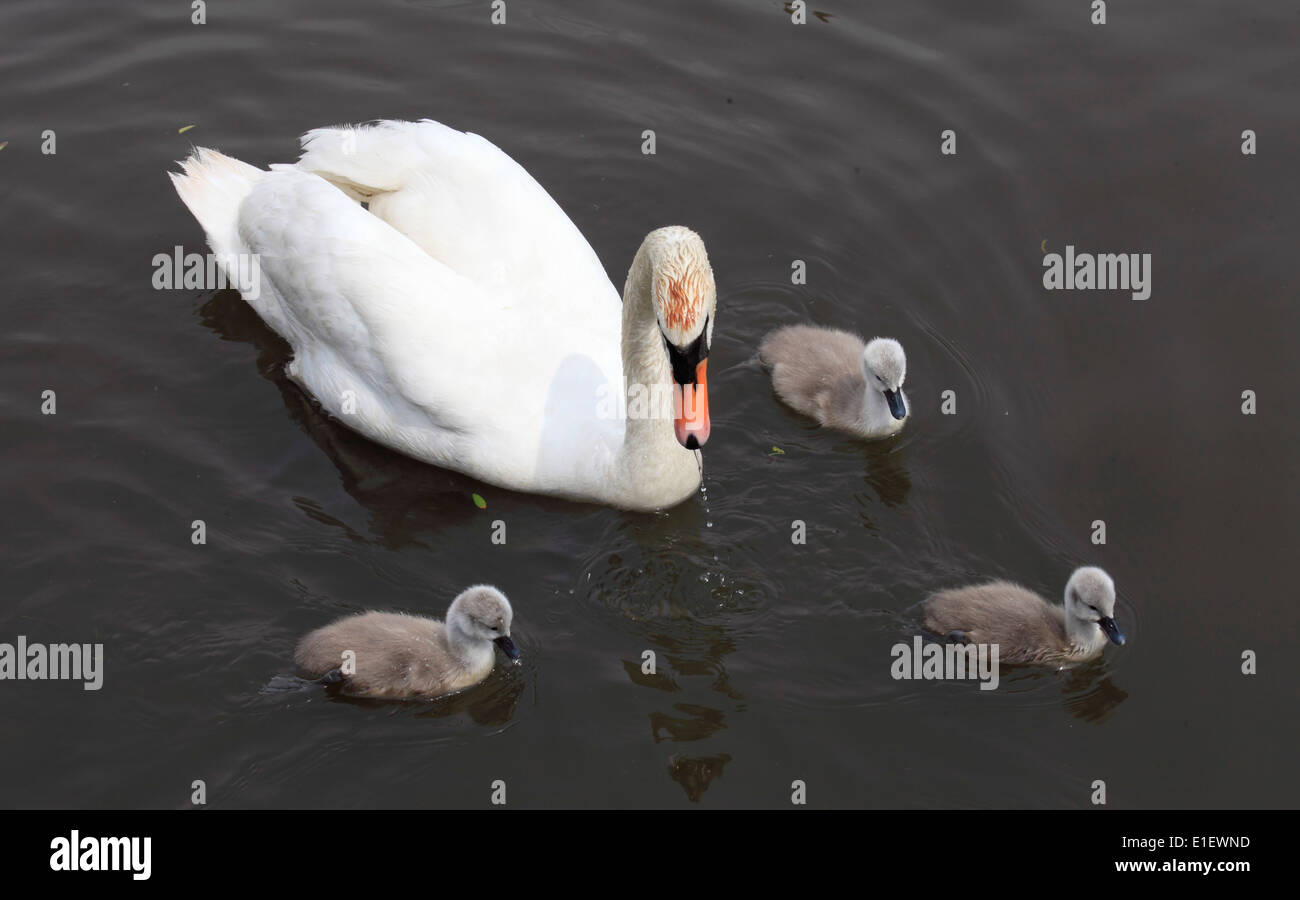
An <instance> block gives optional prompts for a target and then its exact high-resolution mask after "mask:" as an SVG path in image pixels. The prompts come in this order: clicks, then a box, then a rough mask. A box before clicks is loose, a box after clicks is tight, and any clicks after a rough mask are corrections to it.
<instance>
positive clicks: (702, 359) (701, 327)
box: [641, 225, 718, 450]
mask: <svg viewBox="0 0 1300 900" xmlns="http://www.w3.org/2000/svg"><path fill="white" fill-rule="evenodd" d="M641 247H642V250H643V251H645V252H646V253H647V254H648V255H649V262H650V279H651V282H650V294H651V297H652V299H653V302H654V309H655V318H656V319H657V320H658V322H659V333H660V334H661V335H662V337H663V342H664V352H665V353H667V354H668V362H669V364H670V365H671V367H672V373H673V430H674V431H675V433H676V434H677V440H678V441H679V442H680V443H681V445H682V446H683V447H685V448H686V449H688V450H695V449H698V448H699V447H702V446H704V442H705V441H707V440H708V439H709V390H708V379H707V371H708V361H709V345H710V344H711V343H712V342H713V318H714V313H715V312H716V311H717V306H718V290H717V287H716V286H715V285H714V283H713V268H712V267H711V266H710V265H709V255H708V254H707V253H706V252H705V251H704V241H702V240H700V236H699V235H698V234H696V233H695V232H693V231H691V230H690V229H689V228H683V227H682V226H680V225H670V226H668V227H667V228H658V229H656V230H654V231H652V232H650V233H649V234H648V235H646V239H645V241H644V242H643V243H642V245H641ZM678 398H680V402H678Z"/></svg>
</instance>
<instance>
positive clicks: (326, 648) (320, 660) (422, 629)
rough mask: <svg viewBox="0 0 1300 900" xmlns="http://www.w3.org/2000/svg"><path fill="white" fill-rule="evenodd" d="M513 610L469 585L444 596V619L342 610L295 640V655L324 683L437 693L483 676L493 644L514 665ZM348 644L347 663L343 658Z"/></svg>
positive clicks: (372, 692)
mask: <svg viewBox="0 0 1300 900" xmlns="http://www.w3.org/2000/svg"><path fill="white" fill-rule="evenodd" d="M513 617H514V612H513V610H511V608H510V601H508V600H507V599H506V598H505V595H504V594H502V593H501V592H500V591H498V590H497V589H496V588H494V587H491V586H489V585H485V584H480V585H475V586H474V587H471V588H468V589H466V590H465V591H463V592H461V594H460V595H459V596H457V597H456V599H455V600H453V601H451V606H449V607H448V608H447V619H446V622H445V623H443V622H439V621H438V620H437V619H427V618H423V617H420V616H410V615H405V614H403V613H387V612H366V613H361V614H360V615H355V616H345V617H344V618H342V619H338V620H337V621H335V622H331V623H330V624H329V625H326V626H324V627H323V628H317V629H316V630H315V631H313V632H311V633H310V634H308V635H307V636H306V637H304V638H303V639H302V640H301V641H299V643H298V649H297V651H296V652H295V653H294V661H295V662H297V664H298V665H299V666H300V667H302V669H303V670H304V671H306V672H308V673H310V674H311V675H313V676H314V677H318V678H321V679H322V680H323V681H325V682H327V683H337V682H340V681H341V682H342V683H343V690H344V692H345V693H348V694H351V695H355V696H362V697H381V698H393V699H397V698H415V697H437V696H439V695H442V694H449V693H451V692H453V691H459V690H463V689H465V688H468V687H472V686H473V685H476V684H478V683H479V682H480V681H482V680H483V679H484V678H487V676H488V674H489V673H490V672H491V671H492V665H493V663H494V662H495V659H496V656H495V652H494V650H493V645H495V646H497V647H500V648H501V649H502V651H504V652H505V654H506V655H507V656H509V657H510V659H511V660H513V661H515V663H516V664H518V660H519V650H518V648H516V647H515V645H514V642H513V641H511V640H510V622H511V619H512V618H513ZM347 651H351V652H352V654H353V656H352V657H351V659H350V660H349V662H350V663H351V665H344V662H345V659H344V655H343V654H344V653H345V652H347ZM350 669H351V670H353V671H349V670H350Z"/></svg>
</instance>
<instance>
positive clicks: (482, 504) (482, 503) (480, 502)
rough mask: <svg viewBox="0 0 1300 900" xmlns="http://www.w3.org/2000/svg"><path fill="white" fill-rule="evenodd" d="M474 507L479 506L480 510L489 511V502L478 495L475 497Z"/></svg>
mask: <svg viewBox="0 0 1300 900" xmlns="http://www.w3.org/2000/svg"><path fill="white" fill-rule="evenodd" d="M474 505H475V506H477V507H478V508H479V509H487V501H486V500H484V499H483V498H482V497H480V496H479V495H478V494H475V495H474Z"/></svg>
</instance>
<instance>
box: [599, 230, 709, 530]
mask: <svg viewBox="0 0 1300 900" xmlns="http://www.w3.org/2000/svg"><path fill="white" fill-rule="evenodd" d="M649 256H650V254H649V253H648V251H647V249H646V245H644V244H643V245H642V246H641V249H639V250H638V251H637V254H636V258H635V259H633V260H632V268H631V269H630V270H629V271H628V274H627V282H626V284H625V285H624V287H623V379H624V381H625V383H626V384H625V388H624V390H625V391H626V397H625V399H626V401H627V418H626V419H625V422H624V431H623V445H622V447H620V448H619V452H618V456H617V458H616V459H615V462H614V477H615V479H617V480H618V481H619V483H620V485H621V488H620V491H621V492H622V493H623V494H624V496H625V497H627V498H628V500H629V505H631V504H636V505H637V506H640V507H644V508H647V509H653V508H660V507H665V506H669V505H671V504H673V503H676V502H678V501H680V500H682V499H684V498H685V497H687V496H688V495H689V494H691V493H692V492H693V491H695V489H696V488H697V487H699V483H700V462H699V451H698V450H687V449H686V448H685V447H683V446H682V445H681V444H680V443H679V442H678V440H677V436H676V433H675V432H674V429H673V419H672V390H673V380H672V368H671V367H670V365H669V362H668V352H667V350H666V349H665V348H664V342H663V336H662V333H661V332H660V330H659V319H658V316H657V315H656V314H655V307H654V297H653V292H652V285H653V280H654V276H655V273H654V272H653V271H652V270H651V264H650V259H649ZM663 398H667V405H666V407H665V404H664V403H663V402H661V400H662V399H663Z"/></svg>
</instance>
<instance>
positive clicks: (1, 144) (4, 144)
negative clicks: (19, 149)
mask: <svg viewBox="0 0 1300 900" xmlns="http://www.w3.org/2000/svg"><path fill="white" fill-rule="evenodd" d="M8 146H9V142H8V141H0V150H3V149H4V148H5V147H8Z"/></svg>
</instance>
